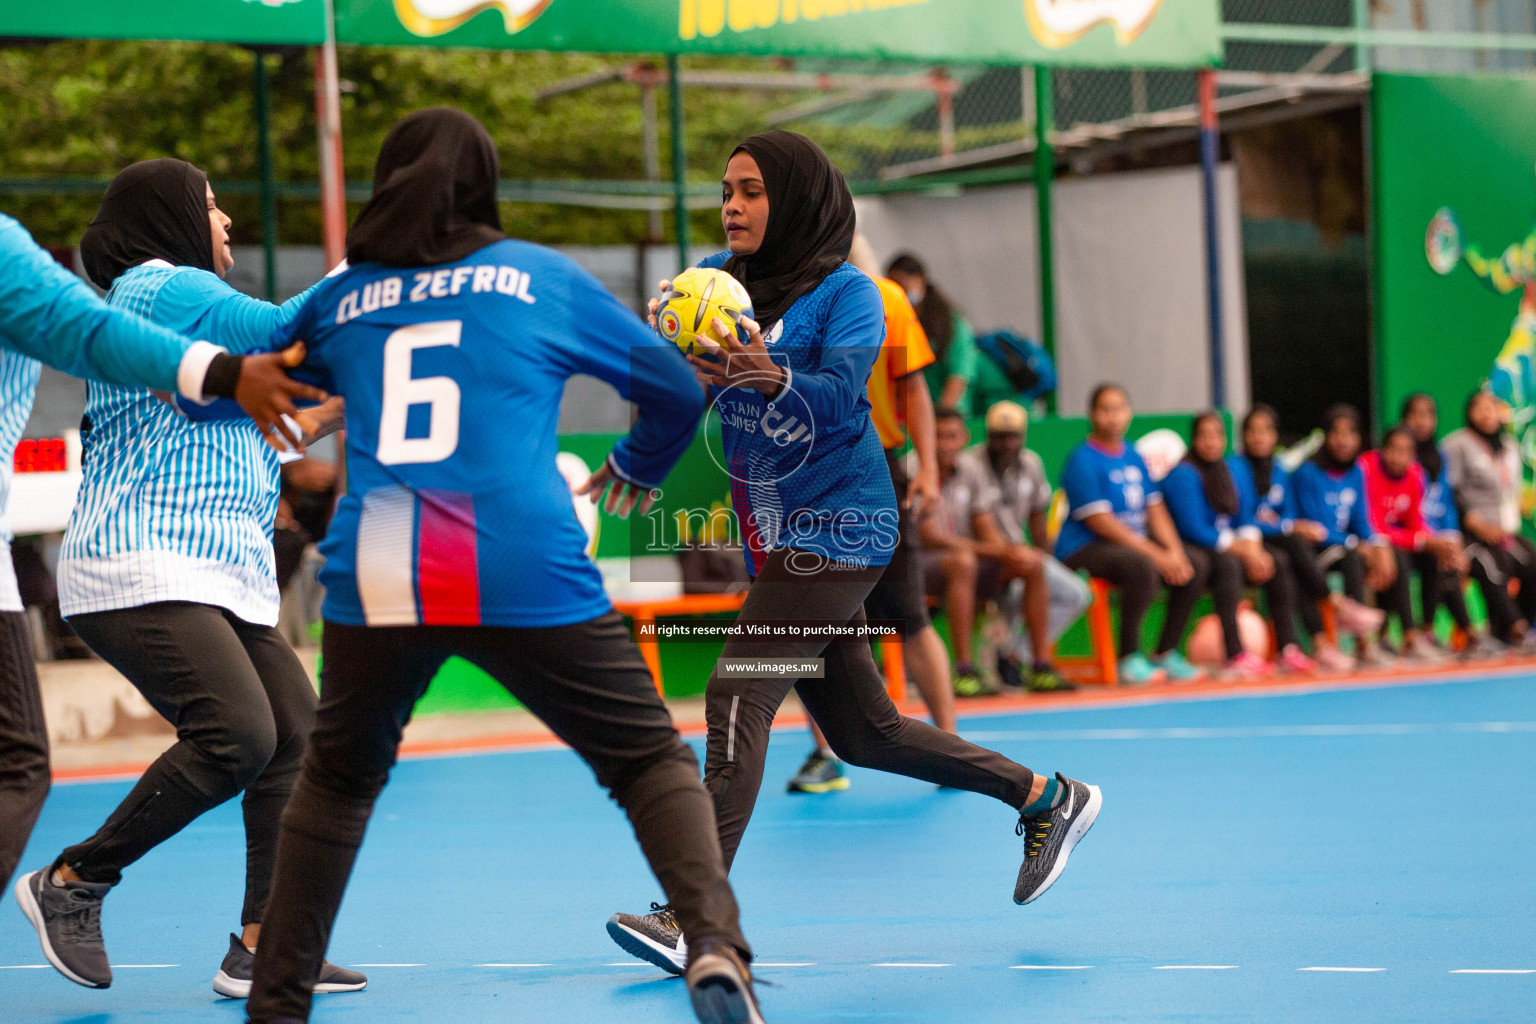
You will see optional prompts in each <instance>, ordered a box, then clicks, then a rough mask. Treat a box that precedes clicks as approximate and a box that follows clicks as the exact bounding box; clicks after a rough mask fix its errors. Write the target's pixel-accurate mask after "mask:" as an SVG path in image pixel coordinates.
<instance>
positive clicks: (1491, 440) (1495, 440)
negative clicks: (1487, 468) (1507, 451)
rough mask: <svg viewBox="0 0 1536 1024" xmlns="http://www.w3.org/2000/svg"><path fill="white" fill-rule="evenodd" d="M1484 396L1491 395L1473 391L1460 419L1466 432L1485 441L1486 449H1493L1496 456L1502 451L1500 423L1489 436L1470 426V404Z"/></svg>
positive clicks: (1485, 392)
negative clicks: (1470, 432)
mask: <svg viewBox="0 0 1536 1024" xmlns="http://www.w3.org/2000/svg"><path fill="white" fill-rule="evenodd" d="M1486 394H1491V392H1487V391H1474V392H1472V393H1471V394H1470V395H1468V396H1467V404H1466V405H1464V406H1462V410H1461V419H1462V422H1463V423H1465V424H1466V425H1467V429H1468V430H1470V431H1472V433H1474V434H1476V435H1477V436H1478V437H1480V438H1482V439H1483V440H1484V441H1487V442H1488V447H1490V448H1492V449H1493V453H1494V454H1495V455H1498V454H1499V453H1500V452H1502V451H1503V450H1504V424H1502V423H1500V424H1499V425H1498V426H1497V427H1495V428H1494V430H1493V432H1492V433H1491V434H1485V433H1483V432H1482V431H1481V430H1478V429H1477V427H1475V426H1474V425H1473V424H1472V403H1473V402H1476V401H1477V400H1478V399H1479V398H1481V397H1482V396H1483V395H1486Z"/></svg>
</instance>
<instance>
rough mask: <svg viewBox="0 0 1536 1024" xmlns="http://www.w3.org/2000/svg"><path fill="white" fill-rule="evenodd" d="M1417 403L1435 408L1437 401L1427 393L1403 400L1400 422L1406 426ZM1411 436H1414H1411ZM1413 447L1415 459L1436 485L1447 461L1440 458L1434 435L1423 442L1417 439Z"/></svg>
mask: <svg viewBox="0 0 1536 1024" xmlns="http://www.w3.org/2000/svg"><path fill="white" fill-rule="evenodd" d="M1416 402H1428V403H1430V405H1431V406H1433V405H1434V403H1435V400H1434V398H1433V397H1432V396H1431V395H1430V394H1429V393H1428V392H1426V391H1415V392H1414V393H1413V394H1411V395H1409V396H1408V397H1407V398H1405V399H1403V408H1402V414H1401V415H1400V416H1399V417H1398V422H1400V423H1402V424H1404V425H1406V424H1407V422H1408V414H1409V413H1410V412H1412V411H1413V406H1414V403H1416ZM1410 436H1412V435H1411V434H1410ZM1413 447H1414V457H1415V458H1417V459H1418V460H1419V465H1421V466H1423V467H1424V472H1425V473H1426V474H1427V475H1428V478H1429V482H1430V483H1434V482H1435V481H1436V480H1439V479H1440V472H1441V471H1442V470H1443V469H1444V468H1445V461H1444V460H1443V459H1442V458H1441V457H1440V445H1439V443H1438V442H1436V441H1435V438H1434V435H1433V434H1431V435H1430V436H1429V437H1428V438H1426V439H1425V440H1423V441H1420V440H1419V439H1418V438H1416V437H1415V438H1414V439H1413Z"/></svg>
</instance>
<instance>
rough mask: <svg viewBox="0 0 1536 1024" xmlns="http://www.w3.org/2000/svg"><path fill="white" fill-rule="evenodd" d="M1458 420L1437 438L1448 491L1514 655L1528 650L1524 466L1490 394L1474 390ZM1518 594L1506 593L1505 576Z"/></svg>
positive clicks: (1535, 559) (1533, 556)
mask: <svg viewBox="0 0 1536 1024" xmlns="http://www.w3.org/2000/svg"><path fill="white" fill-rule="evenodd" d="M1465 419H1466V426H1464V427H1462V428H1461V429H1460V430H1456V431H1453V432H1451V433H1450V434H1448V435H1447V436H1446V438H1445V440H1444V442H1442V447H1443V449H1444V451H1445V464H1446V470H1445V475H1446V479H1447V480H1448V481H1449V482H1450V485H1451V491H1452V492H1453V493H1454V494H1455V496H1456V507H1457V509H1458V511H1459V512H1460V514H1461V526H1462V530H1463V532H1464V533H1465V534H1466V538H1467V558H1468V560H1469V562H1470V563H1471V570H1472V578H1473V579H1475V580H1477V585H1478V588H1479V589H1480V590H1481V591H1482V594H1483V603H1484V604H1485V605H1487V606H1488V624H1489V627H1490V628H1491V629H1492V631H1493V634H1494V636H1495V637H1497V638H1498V639H1499V640H1502V641H1504V642H1505V643H1508V644H1511V645H1514V646H1516V647H1517V648H1518V649H1519V650H1520V652H1521V653H1522V654H1527V653H1536V635H1533V633H1532V631H1531V620H1532V616H1533V615H1536V545H1533V544H1532V543H1531V542H1530V540H1529V539H1527V538H1525V537H1523V536H1521V534H1520V527H1521V515H1520V488H1521V486H1522V485H1523V482H1524V479H1525V478H1524V471H1523V467H1522V466H1521V463H1520V453H1519V451H1518V450H1517V449H1516V447H1515V441H1514V438H1512V437H1510V436H1509V434H1508V433H1507V432H1506V431H1505V429H1504V410H1503V407H1502V403H1500V401H1499V399H1498V398H1497V396H1495V395H1493V394H1492V393H1491V392H1487V391H1475V392H1473V393H1472V395H1471V397H1469V398H1468V399H1467V405H1466V412H1465ZM1512 582H1513V583H1516V585H1517V586H1518V589H1519V594H1518V595H1517V596H1515V597H1512V596H1510V593H1509V588H1510V584H1511V583H1512Z"/></svg>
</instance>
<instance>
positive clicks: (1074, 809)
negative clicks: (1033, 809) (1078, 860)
mask: <svg viewBox="0 0 1536 1024" xmlns="http://www.w3.org/2000/svg"><path fill="white" fill-rule="evenodd" d="M1056 778H1057V779H1058V780H1059V781H1060V782H1061V784H1062V785H1063V786H1064V787H1066V790H1067V795H1066V796H1065V797H1064V798H1063V799H1062V801H1061V803H1059V804H1057V805H1056V806H1055V807H1052V808H1051V809H1050V810H1048V811H1046V812H1045V813H1044V814H1039V815H1036V816H1035V817H1033V818H1020V819H1019V826H1018V828H1017V829H1016V830H1015V832H1016V834H1018V835H1021V836H1023V837H1024V863H1023V864H1022V865H1021V866H1020V867H1019V880H1018V882H1017V883H1016V884H1015V885H1014V887H1013V902H1015V903H1017V904H1019V905H1021V906H1022V905H1023V904H1025V903H1029V902H1031V901H1032V900H1036V899H1039V897H1040V894H1041V893H1043V892H1045V890H1047V889H1049V888H1050V887H1051V884H1052V883H1053V882H1055V881H1056V879H1057V877H1058V876H1060V874H1061V869H1062V868H1064V867H1066V866H1067V858H1068V857H1069V856H1071V855H1072V848H1073V847H1074V846H1076V845H1077V844H1078V843H1079V842H1080V841H1081V840H1082V838H1083V836H1084V835H1086V834H1087V832H1088V830H1089V829H1090V828H1092V827H1093V822H1094V819H1096V818H1097V817H1098V816H1099V808H1100V807H1102V806H1104V797H1103V794H1101V793H1100V792H1099V787H1098V786H1090V785H1088V784H1087V783H1083V782H1078V781H1077V780H1075V779H1069V778H1067V777H1066V776H1065V775H1062V774H1061V773H1060V772H1057V773H1056Z"/></svg>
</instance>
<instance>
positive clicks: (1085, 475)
mask: <svg viewBox="0 0 1536 1024" xmlns="http://www.w3.org/2000/svg"><path fill="white" fill-rule="evenodd" d="M1061 489H1062V490H1063V491H1065V492H1066V495H1067V508H1068V509H1069V510H1070V512H1071V515H1072V518H1073V519H1076V520H1079V521H1081V520H1084V519H1087V518H1089V517H1090V516H1096V515H1098V514H1100V513H1101V512H1108V513H1111V514H1113V513H1114V511H1115V506H1114V503H1113V502H1111V501H1110V498H1109V494H1108V493H1107V492H1106V491H1105V490H1104V479H1103V477H1102V476H1101V475H1100V474H1098V473H1095V472H1094V471H1093V466H1092V465H1090V464H1089V461H1088V459H1086V458H1085V457H1084V456H1083V449H1081V448H1079V449H1077V450H1076V451H1074V452H1073V453H1072V454H1071V455H1070V456H1068V457H1067V464H1066V465H1065V466H1064V467H1062V470H1061Z"/></svg>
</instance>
